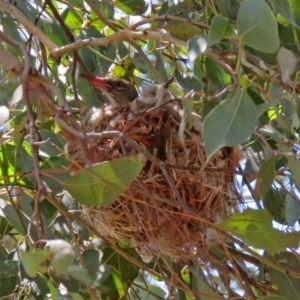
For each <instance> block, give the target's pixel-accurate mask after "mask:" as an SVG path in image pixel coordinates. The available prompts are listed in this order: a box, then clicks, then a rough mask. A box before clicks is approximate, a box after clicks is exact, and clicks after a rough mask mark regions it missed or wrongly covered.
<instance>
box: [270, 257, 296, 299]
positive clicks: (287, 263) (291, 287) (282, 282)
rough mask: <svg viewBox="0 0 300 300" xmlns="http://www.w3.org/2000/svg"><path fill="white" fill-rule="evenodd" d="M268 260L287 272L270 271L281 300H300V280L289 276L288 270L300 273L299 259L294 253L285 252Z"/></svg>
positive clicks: (271, 269)
mask: <svg viewBox="0 0 300 300" xmlns="http://www.w3.org/2000/svg"><path fill="white" fill-rule="evenodd" d="M268 258H269V259H271V260H274V262H275V263H276V264H278V265H280V266H281V267H282V268H284V269H285V270H287V271H286V273H283V272H280V271H278V270H276V269H273V268H271V267H270V269H269V274H270V276H271V280H272V282H274V281H275V282H274V283H275V284H276V286H277V287H278V292H277V293H276V295H277V296H278V297H280V299H300V285H299V279H297V278H295V277H292V276H289V275H288V270H292V271H294V272H297V273H298V274H299V273H300V264H299V258H298V257H297V256H296V255H295V254H294V253H292V252H283V253H279V254H277V255H275V257H268Z"/></svg>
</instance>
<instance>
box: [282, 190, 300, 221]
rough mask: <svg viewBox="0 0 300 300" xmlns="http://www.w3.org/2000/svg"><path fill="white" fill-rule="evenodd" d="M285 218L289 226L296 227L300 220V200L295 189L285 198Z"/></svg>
mask: <svg viewBox="0 0 300 300" xmlns="http://www.w3.org/2000/svg"><path fill="white" fill-rule="evenodd" d="M285 202H286V204H285V218H286V221H287V223H288V225H289V226H294V225H295V223H296V222H297V221H299V220H300V199H299V197H298V196H297V194H296V192H295V189H294V187H292V188H291V190H290V192H289V193H288V194H287V195H286V198H285Z"/></svg>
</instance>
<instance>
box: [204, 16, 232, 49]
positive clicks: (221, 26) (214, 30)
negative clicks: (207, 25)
mask: <svg viewBox="0 0 300 300" xmlns="http://www.w3.org/2000/svg"><path fill="white" fill-rule="evenodd" d="M233 33H234V29H233V27H232V26H231V25H230V23H229V21H228V20H227V19H226V18H223V17H220V16H214V18H213V19H212V22H211V29H210V33H209V37H208V42H207V48H210V47H211V46H212V45H214V44H216V43H218V42H219V41H221V40H222V39H224V38H227V37H230V36H232V35H233Z"/></svg>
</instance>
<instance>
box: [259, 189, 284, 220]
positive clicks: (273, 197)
mask: <svg viewBox="0 0 300 300" xmlns="http://www.w3.org/2000/svg"><path fill="white" fill-rule="evenodd" d="M286 195H287V192H286V191H284V190H282V189H280V190H275V189H271V190H269V191H268V192H267V193H266V195H265V197H264V199H263V204H264V207H265V208H266V209H267V210H268V212H269V213H270V214H271V215H272V216H273V218H274V221H276V222H278V223H280V224H286V219H285V198H286Z"/></svg>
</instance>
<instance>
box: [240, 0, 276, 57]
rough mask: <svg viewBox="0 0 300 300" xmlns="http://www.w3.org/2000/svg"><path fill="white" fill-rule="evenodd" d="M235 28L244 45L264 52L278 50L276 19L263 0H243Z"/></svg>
mask: <svg viewBox="0 0 300 300" xmlns="http://www.w3.org/2000/svg"><path fill="white" fill-rule="evenodd" d="M237 28H238V34H239V36H240V38H241V41H242V42H243V43H244V44H245V45H247V46H249V47H251V48H253V49H256V50H258V51H261V52H265V53H274V52H276V51H277V50H278V48H279V45H280V40H279V36H278V28H277V21H276V18H275V16H274V14H273V12H272V10H271V8H270V7H269V5H268V4H267V3H266V2H265V0H245V1H244V2H243V3H242V4H241V6H240V9H239V12H238V19H237Z"/></svg>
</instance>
